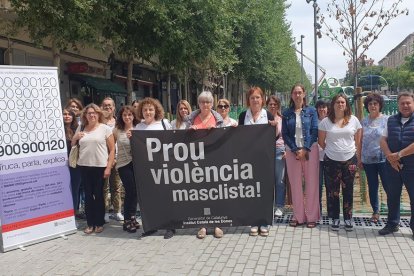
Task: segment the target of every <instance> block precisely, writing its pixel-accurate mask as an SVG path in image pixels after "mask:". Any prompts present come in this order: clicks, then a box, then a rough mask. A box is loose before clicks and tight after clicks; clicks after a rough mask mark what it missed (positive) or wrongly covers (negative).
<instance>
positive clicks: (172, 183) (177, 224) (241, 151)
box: [131, 125, 276, 231]
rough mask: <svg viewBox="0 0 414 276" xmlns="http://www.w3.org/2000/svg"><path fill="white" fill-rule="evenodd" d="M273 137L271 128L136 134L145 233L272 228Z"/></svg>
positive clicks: (137, 175) (135, 153)
mask: <svg viewBox="0 0 414 276" xmlns="http://www.w3.org/2000/svg"><path fill="white" fill-rule="evenodd" d="M275 139H276V137H275V129H274V128H273V127H271V126H269V125H255V126H238V127H231V128H217V129H211V130H197V131H195V130H174V131H173V130H168V131H165V130H161V131H138V130H134V131H133V133H132V138H131V146H132V155H133V164H134V171H135V180H136V183H137V188H138V194H139V199H138V200H139V204H140V207H141V214H142V221H143V226H144V229H145V230H146V231H148V230H151V229H171V228H174V229H179V228H198V227H201V226H204V227H212V226H219V227H220V226H242V225H258V226H260V225H270V224H272V219H273V197H274V186H275V184H274V183H275V179H274V177H275V175H274V171H275V169H274V168H275V165H274V162H275V161H274V159H275V150H274V147H275Z"/></svg>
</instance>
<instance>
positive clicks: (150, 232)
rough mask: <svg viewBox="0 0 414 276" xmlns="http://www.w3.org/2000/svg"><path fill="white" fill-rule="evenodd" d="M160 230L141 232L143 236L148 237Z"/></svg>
mask: <svg viewBox="0 0 414 276" xmlns="http://www.w3.org/2000/svg"><path fill="white" fill-rule="evenodd" d="M157 231H158V230H149V231H147V232H144V233H142V234H141V237H143V238H144V237H148V236H151V235H152V234H154V233H156V232H157Z"/></svg>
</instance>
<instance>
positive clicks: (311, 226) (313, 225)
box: [306, 222, 316, 228]
mask: <svg viewBox="0 0 414 276" xmlns="http://www.w3.org/2000/svg"><path fill="white" fill-rule="evenodd" d="M306 227H308V228H315V227H316V222H308V223H307V224H306Z"/></svg>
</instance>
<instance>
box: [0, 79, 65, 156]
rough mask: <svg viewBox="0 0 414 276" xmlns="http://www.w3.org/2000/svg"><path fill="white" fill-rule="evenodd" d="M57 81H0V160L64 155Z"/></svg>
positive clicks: (63, 134) (63, 137) (63, 135)
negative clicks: (61, 153)
mask: <svg viewBox="0 0 414 276" xmlns="http://www.w3.org/2000/svg"><path fill="white" fill-rule="evenodd" d="M58 88H59V83H58V81H57V77H53V76H47V77H46V76H40V77H25V76H19V75H18V74H15V75H14V76H10V77H3V76H1V77H0V159H3V160H5V159H10V158H18V157H30V156H33V154H36V155H39V154H40V155H43V154H52V153H57V152H63V151H64V149H65V146H66V145H65V143H66V142H65V141H66V140H65V133H64V127H63V119H62V113H61V106H60V96H59V90H58Z"/></svg>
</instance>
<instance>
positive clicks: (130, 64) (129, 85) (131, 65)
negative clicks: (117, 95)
mask: <svg viewBox="0 0 414 276" xmlns="http://www.w3.org/2000/svg"><path fill="white" fill-rule="evenodd" d="M133 68H134V57H133V56H129V57H128V73H127V105H131V104H132V69H133Z"/></svg>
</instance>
